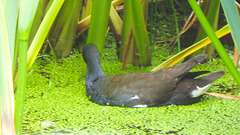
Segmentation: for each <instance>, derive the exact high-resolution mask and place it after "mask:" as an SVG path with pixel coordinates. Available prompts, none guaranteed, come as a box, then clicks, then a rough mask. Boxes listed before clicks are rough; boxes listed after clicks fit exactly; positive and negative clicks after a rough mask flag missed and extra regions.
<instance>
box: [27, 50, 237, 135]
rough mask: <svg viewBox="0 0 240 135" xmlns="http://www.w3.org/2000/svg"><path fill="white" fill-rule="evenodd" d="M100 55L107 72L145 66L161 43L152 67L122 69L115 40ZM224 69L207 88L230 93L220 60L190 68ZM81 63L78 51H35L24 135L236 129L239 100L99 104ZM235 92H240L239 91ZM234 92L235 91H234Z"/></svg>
mask: <svg viewBox="0 0 240 135" xmlns="http://www.w3.org/2000/svg"><path fill="white" fill-rule="evenodd" d="M108 46H110V47H108V48H105V49H104V52H103V54H102V57H101V65H102V68H103V71H104V72H105V73H106V74H119V73H128V72H146V71H150V70H151V69H153V68H154V67H156V66H157V65H159V64H160V63H162V62H163V61H164V60H166V59H167V58H169V57H170V56H168V57H166V56H167V55H166V53H167V52H166V51H165V48H164V47H160V46H159V45H154V46H153V47H152V48H151V49H152V56H153V61H152V63H153V65H152V66H151V67H144V68H143V67H142V68H139V67H134V66H131V65H127V70H126V71H122V70H121V67H122V63H121V62H119V61H118V59H117V56H116V53H115V49H114V45H108ZM201 70H209V71H212V72H216V71H225V75H224V76H223V77H221V79H219V80H217V81H215V82H214V83H213V86H212V87H211V88H210V90H209V91H210V92H217V93H225V94H233V93H234V92H236V91H234V86H235V82H234V80H233V78H232V76H231V75H230V73H229V71H228V69H227V68H226V67H225V66H224V64H223V62H222V61H221V60H220V59H214V60H213V61H209V62H207V63H204V64H201V65H197V66H196V68H194V69H193V70H192V71H201ZM85 73H86V65H85V63H84V62H83V59H82V56H81V54H79V53H77V52H74V53H73V55H71V56H70V57H68V58H63V59H58V60H55V59H54V58H53V57H50V56H46V55H44V56H39V57H38V59H37V60H36V62H35V63H34V65H33V67H32V69H31V70H30V72H29V73H28V80H27V93H26V102H25V114H24V124H23V132H24V133H25V134H55V133H59V134H153V133H156V134H240V117H239V114H240V109H239V108H240V101H239V100H230V99H221V98H216V97H212V96H209V95H206V96H204V97H203V98H202V100H201V102H199V103H196V104H193V105H187V106H172V105H170V106H165V107H152V108H121V107H111V106H100V105H97V104H95V103H92V102H91V101H89V100H88V98H87V96H86V91H85V86H84V81H85ZM238 93H239V91H238ZM238 95H239V94H238Z"/></svg>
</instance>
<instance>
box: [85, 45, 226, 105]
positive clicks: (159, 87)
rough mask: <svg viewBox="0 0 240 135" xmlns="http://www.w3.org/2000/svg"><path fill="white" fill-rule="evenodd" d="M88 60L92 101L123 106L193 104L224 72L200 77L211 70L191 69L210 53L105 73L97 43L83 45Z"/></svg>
mask: <svg viewBox="0 0 240 135" xmlns="http://www.w3.org/2000/svg"><path fill="white" fill-rule="evenodd" d="M82 55H83V59H84V61H85V62H86V64H87V74H86V80H85V86H86V91H87V94H88V96H91V101H92V102H94V103H97V104H99V105H110V106H120V107H157V106H165V105H189V104H193V103H196V102H198V101H200V98H201V97H202V96H203V94H204V93H203V91H206V90H207V89H208V88H209V87H210V83H211V82H213V81H215V80H216V79H218V78H220V77H221V76H222V75H223V74H224V72H223V71H220V72H215V73H212V74H209V75H206V76H203V77H200V78H196V77H198V76H199V75H202V74H206V73H209V71H199V72H189V71H190V70H191V69H192V68H193V67H195V66H196V65H197V64H199V63H200V62H202V61H203V59H204V58H205V57H206V55H199V56H196V57H194V58H192V59H190V60H188V61H186V62H184V63H182V64H179V65H177V66H172V67H169V68H164V69H160V70H158V71H152V72H139V73H129V74H119V75H105V74H104V72H103V71H102V68H101V65H100V61H99V52H98V49H97V47H96V46H95V45H94V44H87V45H86V46H85V47H84V48H83V54H82Z"/></svg>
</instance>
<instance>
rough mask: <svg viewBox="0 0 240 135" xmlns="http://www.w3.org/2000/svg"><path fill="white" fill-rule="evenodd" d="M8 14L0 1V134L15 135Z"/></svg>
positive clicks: (0, 0)
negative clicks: (6, 17) (6, 18)
mask: <svg viewBox="0 0 240 135" xmlns="http://www.w3.org/2000/svg"><path fill="white" fill-rule="evenodd" d="M5 2H6V1H5ZM11 2H12V1H11ZM5 4H7V3H5ZM8 4H9V3H8ZM5 11H6V10H5ZM9 14H10V13H5V12H4V8H3V2H2V0H0V65H1V66H0V123H1V124H0V125H1V127H0V134H4V135H14V134H15V127H14V94H13V82H12V66H11V65H12V64H11V55H10V47H9V39H8V35H9V34H8V28H7V24H6V20H5V16H7V15H9ZM15 19H16V18H15ZM15 22H16V20H15ZM9 23H10V22H9ZM11 24H14V23H13V22H12V23H11ZM15 25H16V24H15ZM13 27H14V26H13ZM13 33H14V32H13ZM10 37H12V36H10Z"/></svg>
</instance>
